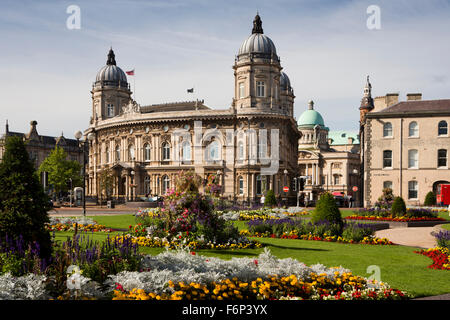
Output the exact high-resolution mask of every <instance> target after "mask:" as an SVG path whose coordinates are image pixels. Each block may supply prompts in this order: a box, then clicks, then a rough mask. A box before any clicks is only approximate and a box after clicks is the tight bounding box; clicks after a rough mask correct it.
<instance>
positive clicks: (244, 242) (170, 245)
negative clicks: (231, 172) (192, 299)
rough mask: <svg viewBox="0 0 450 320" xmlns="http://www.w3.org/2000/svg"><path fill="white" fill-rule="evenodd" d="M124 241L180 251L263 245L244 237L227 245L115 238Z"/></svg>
mask: <svg viewBox="0 0 450 320" xmlns="http://www.w3.org/2000/svg"><path fill="white" fill-rule="evenodd" d="M124 239H129V240H130V241H131V242H132V243H135V244H138V245H139V246H142V247H150V248H167V249H180V248H189V249H190V250H198V249H232V250H234V249H256V248H261V247H262V244H261V243H259V242H257V241H254V240H249V239H247V238H246V237H244V236H242V237H241V238H240V239H239V240H238V241H229V242H227V243H214V242H211V241H205V240H204V239H201V238H199V239H194V238H187V237H180V238H174V239H172V240H168V239H167V238H159V237H151V236H133V235H130V234H125V235H119V236H116V237H114V238H113V240H114V241H117V242H119V243H122V242H123V241H124Z"/></svg>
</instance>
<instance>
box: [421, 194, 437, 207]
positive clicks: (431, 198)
mask: <svg viewBox="0 0 450 320" xmlns="http://www.w3.org/2000/svg"><path fill="white" fill-rule="evenodd" d="M423 204H424V205H426V206H434V205H435V204H436V195H435V194H434V193H433V191H430V192H428V193H427V195H426V196H425V201H424V203H423Z"/></svg>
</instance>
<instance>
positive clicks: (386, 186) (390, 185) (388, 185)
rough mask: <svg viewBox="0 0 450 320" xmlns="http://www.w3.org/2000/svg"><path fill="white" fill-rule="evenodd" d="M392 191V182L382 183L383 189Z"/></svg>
mask: <svg viewBox="0 0 450 320" xmlns="http://www.w3.org/2000/svg"><path fill="white" fill-rule="evenodd" d="M388 188H389V189H392V181H384V182H383V189H388Z"/></svg>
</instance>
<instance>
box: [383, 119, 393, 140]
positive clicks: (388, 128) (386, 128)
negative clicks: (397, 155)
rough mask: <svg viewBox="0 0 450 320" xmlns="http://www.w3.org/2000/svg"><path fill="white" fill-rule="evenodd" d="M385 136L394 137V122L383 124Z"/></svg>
mask: <svg viewBox="0 0 450 320" xmlns="http://www.w3.org/2000/svg"><path fill="white" fill-rule="evenodd" d="M383 137H392V123H390V122H386V123H385V124H384V125H383Z"/></svg>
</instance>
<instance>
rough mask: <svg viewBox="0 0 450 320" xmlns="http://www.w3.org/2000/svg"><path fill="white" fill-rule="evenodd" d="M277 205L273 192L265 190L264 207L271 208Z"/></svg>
mask: <svg viewBox="0 0 450 320" xmlns="http://www.w3.org/2000/svg"><path fill="white" fill-rule="evenodd" d="M276 205H277V199H276V198H275V192H273V190H267V193H266V198H265V199H264V206H266V207H273V206H276Z"/></svg>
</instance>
